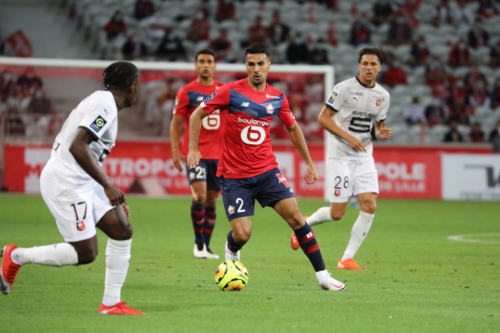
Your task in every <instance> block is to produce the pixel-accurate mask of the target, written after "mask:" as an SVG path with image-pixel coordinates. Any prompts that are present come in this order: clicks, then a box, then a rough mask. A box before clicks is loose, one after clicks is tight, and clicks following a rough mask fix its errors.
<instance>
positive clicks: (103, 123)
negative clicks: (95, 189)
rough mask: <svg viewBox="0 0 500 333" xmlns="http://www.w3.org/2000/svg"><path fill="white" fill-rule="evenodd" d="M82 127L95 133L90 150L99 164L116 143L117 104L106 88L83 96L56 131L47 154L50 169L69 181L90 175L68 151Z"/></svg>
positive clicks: (88, 178) (82, 178) (84, 178)
mask: <svg viewBox="0 0 500 333" xmlns="http://www.w3.org/2000/svg"><path fill="white" fill-rule="evenodd" d="M80 127H82V128H85V129H87V130H88V131H89V132H90V133H92V135H93V136H94V137H95V141H92V142H91V143H90V145H89V146H90V150H91V151H92V154H93V155H94V157H95V159H96V161H97V162H98V163H99V165H101V164H102V161H103V160H104V158H106V156H107V155H108V154H109V153H110V151H111V149H112V148H113V147H114V146H115V140H116V134H117V132H118V107H117V106H116V102H115V98H114V96H113V94H112V93H111V92H109V91H104V90H99V91H96V92H94V93H93V94H91V95H90V96H88V97H87V98H85V99H84V100H83V101H81V102H80V104H78V106H77V107H76V108H75V109H73V111H71V113H70V115H69V117H68V119H66V121H65V122H64V125H63V127H62V129H61V132H59V134H58V135H57V137H56V139H55V141H54V145H53V146H52V153H51V157H50V160H49V162H50V165H51V168H52V171H54V172H55V174H56V175H58V176H61V178H63V179H66V180H69V181H72V180H74V181H77V182H85V181H88V180H90V179H92V178H91V177H90V176H89V175H88V174H87V172H85V170H83V169H82V168H81V167H80V165H79V164H78V163H77V162H76V160H75V158H74V157H73V155H72V154H71V153H70V151H69V147H70V146H71V143H72V142H73V140H74V138H75V135H76V132H77V131H78V129H79V128H80Z"/></svg>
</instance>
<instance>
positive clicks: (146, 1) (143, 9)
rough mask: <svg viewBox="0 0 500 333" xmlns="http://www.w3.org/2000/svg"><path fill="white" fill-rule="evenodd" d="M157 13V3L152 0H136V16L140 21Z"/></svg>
mask: <svg viewBox="0 0 500 333" xmlns="http://www.w3.org/2000/svg"><path fill="white" fill-rule="evenodd" d="M154 13H155V5H154V3H153V2H152V1H151V0H137V1H136V2H135V9H134V17H135V18H136V19H137V20H138V21H140V20H142V19H144V18H146V17H149V16H151V15H153V14H154Z"/></svg>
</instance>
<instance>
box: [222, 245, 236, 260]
mask: <svg viewBox="0 0 500 333" xmlns="http://www.w3.org/2000/svg"><path fill="white" fill-rule="evenodd" d="M224 257H225V259H226V261H228V260H233V261H240V251H238V252H236V253H234V252H232V251H231V250H230V249H229V247H228V246H227V242H226V245H225V246H224Z"/></svg>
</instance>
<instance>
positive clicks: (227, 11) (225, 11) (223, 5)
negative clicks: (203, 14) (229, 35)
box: [215, 0, 236, 22]
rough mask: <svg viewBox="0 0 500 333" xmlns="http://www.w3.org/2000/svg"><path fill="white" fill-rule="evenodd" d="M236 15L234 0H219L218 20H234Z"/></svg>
mask: <svg viewBox="0 0 500 333" xmlns="http://www.w3.org/2000/svg"><path fill="white" fill-rule="evenodd" d="M235 17H236V6H235V5H234V0H219V1H218V2H217V12H216V14H215V19H216V20H217V22H222V21H225V20H234V19H235Z"/></svg>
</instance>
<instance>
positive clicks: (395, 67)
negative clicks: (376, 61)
mask: <svg viewBox="0 0 500 333" xmlns="http://www.w3.org/2000/svg"><path fill="white" fill-rule="evenodd" d="M382 83H384V84H386V85H388V86H389V87H391V88H392V87H394V86H395V85H398V84H407V83H408V80H407V74H406V71H405V70H404V68H403V67H401V63H400V62H399V61H398V60H396V61H391V62H389V64H388V65H387V69H386V71H385V72H384V75H383V76H382Z"/></svg>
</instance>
